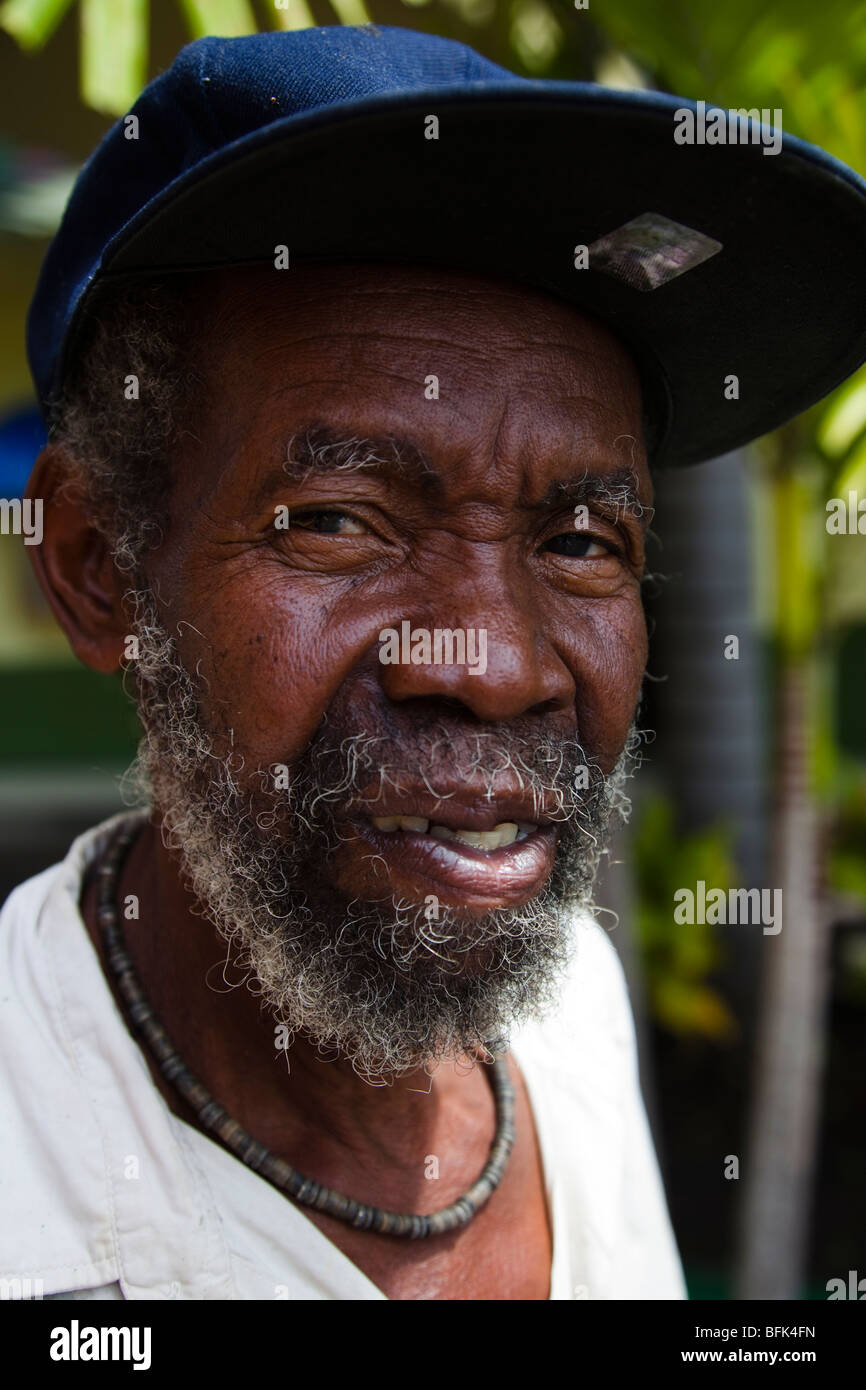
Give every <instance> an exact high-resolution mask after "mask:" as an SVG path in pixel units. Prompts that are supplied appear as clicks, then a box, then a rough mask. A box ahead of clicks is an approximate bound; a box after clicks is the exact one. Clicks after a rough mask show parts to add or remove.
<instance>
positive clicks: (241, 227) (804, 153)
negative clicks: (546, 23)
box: [27, 25, 866, 466]
mask: <svg viewBox="0 0 866 1390" xmlns="http://www.w3.org/2000/svg"><path fill="white" fill-rule="evenodd" d="M756 114H760V113H756ZM711 134H712V136H713V138H710V136H711ZM281 246H284V247H286V248H287V251H288V256H289V265H290V267H291V266H292V265H295V264H301V263H317V262H322V263H325V262H343V263H358V264H361V263H366V264H369V263H380V264H383V265H387V264H403V265H405V264H417V265H436V266H440V267H445V268H448V267H450V268H453V269H460V270H464V271H471V272H476V273H478V274H479V275H482V276H491V277H496V278H505V279H508V280H513V281H518V282H520V283H523V284H525V285H527V286H530V287H535V288H536V289H539V290H542V291H544V292H546V293H549V294H551V295H553V296H555V297H556V298H557V299H559V300H561V301H564V302H566V303H568V304H571V305H573V306H574V307H575V308H576V309H578V310H582V311H584V312H586V313H590V314H592V315H594V316H595V317H597V318H599V319H601V320H603V321H604V322H605V323H607V324H608V326H609V327H610V328H611V330H612V331H613V332H614V333H616V334H617V336H618V337H619V338H620V339H621V340H622V341H623V342H624V343H625V344H626V346H627V347H628V348H629V349H630V350H631V353H632V355H633V357H634V360H635V362H636V364H637V367H638V369H639V371H640V374H641V379H642V382H643V388H644V394H645V398H646V403H647V409H648V413H649V414H650V416H651V418H652V420H653V421H654V423H655V427H656V441H655V448H654V453H653V461H654V463H655V464H656V465H657V466H661V465H683V464H690V463H695V462H699V461H700V460H702V459H706V458H711V457H715V456H717V455H719V454H722V453H725V452H727V451H728V450H730V449H733V448H735V447H737V446H739V445H741V444H744V443H746V442H748V441H750V440H752V439H755V438H757V437H758V436H760V435H762V434H765V433H767V432H768V431H769V430H771V429H774V428H776V427H777V426H778V425H780V424H783V423H784V422H785V421H786V420H788V419H790V418H791V417H792V416H794V415H796V414H799V413H800V412H801V411H802V410H804V409H806V408H807V407H808V406H809V405H811V404H812V403H813V402H815V401H817V400H819V399H820V398H821V397H822V396H824V395H826V394H827V392H829V391H830V390H832V389H833V387H835V386H836V385H838V384H839V382H841V381H843V380H844V379H845V378H846V377H847V376H849V375H850V374H851V373H852V372H853V371H854V370H855V369H856V368H857V367H858V366H859V365H860V364H861V363H862V362H863V361H864V360H866V276H864V274H863V257H864V249H866V184H864V182H863V180H862V179H860V178H859V177H858V176H857V175H856V174H855V173H854V172H853V171H852V170H850V169H849V168H847V167H846V166H845V165H843V164H841V163H839V161H837V160H835V159H833V158H832V157H831V156H829V155H828V154H826V153H825V152H824V151H823V150H820V149H818V148H817V147H815V146H813V145H810V144H807V143H806V142H804V141H802V140H799V139H797V138H795V137H792V136H790V135H788V134H783V132H782V131H781V130H779V129H778V128H776V129H775V130H772V129H770V128H769V125H768V124H761V123H760V121H759V120H755V119H754V118H753V117H748V116H746V115H738V114H737V113H735V112H730V113H725V112H724V111H722V110H721V109H719V108H712V109H711V110H709V111H708V110H707V109H706V107H705V106H704V103H702V102H697V103H695V102H692V101H687V100H685V99H682V98H679V97H675V96H670V95H667V94H665V93H660V92H643V91H641V92H633V91H629V92H622V91H614V90H610V89H607V88H604V87H600V86H597V85H596V84H594V83H580V82H559V81H557V82H550V81H540V80H530V79H526V78H522V77H518V76H517V75H516V74H514V73H511V72H509V71H507V70H506V69H505V68H502V67H499V66H498V65H497V64H495V63H492V62H489V61H487V60H486V59H485V58H483V57H481V56H480V55H479V54H477V53H475V52H474V51H473V50H472V49H471V48H468V47H467V46H465V45H464V44H460V43H455V42H452V41H451V40H447V39H442V38H438V37H436V36H433V35H428V34H422V33H417V32H414V31H410V30H405V29H400V28H394V27H382V26H374V25H365V26H363V27H357V28H352V27H325V28H317V29H307V30H300V31H295V32H274V33H264V34H257V35H253V36H251V37H248V38H237V39H222V38H206V39H200V40H198V41H197V42H195V43H192V44H189V45H188V46H187V47H186V48H184V49H182V50H181V52H180V53H179V54H178V56H177V58H176V59H175V61H174V63H173V64H172V65H171V67H170V68H168V69H167V70H166V71H165V72H164V73H162V75H161V76H159V77H158V78H156V79H155V80H154V81H153V82H151V83H150V84H149V86H147V87H146V88H145V90H144V91H143V92H142V94H141V96H140V97H139V98H138V100H137V101H136V103H135V105H134V106H133V107H132V109H131V111H130V113H129V115H127V116H126V117H124V118H122V119H121V120H120V121H118V122H117V123H116V124H115V125H114V127H113V128H112V129H111V130H110V131H109V132H108V134H107V135H106V136H105V138H104V139H103V140H102V142H101V144H100V145H99V146H98V147H97V149H96V150H95V152H94V153H93V155H92V156H91V157H90V159H89V160H88V162H87V163H86V165H85V166H84V168H83V169H82V171H81V174H80V176H79V178H78V180H77V182H76V185H75V188H74V190H73V192H72V195H71V197H70V200H69V204H68V206H67V208H66V212H65V214H64V217H63V221H62V223H61V225H60V228H59V230H58V232H57V235H56V236H55V238H54V240H53V242H52V244H51V246H50V248H49V250H48V253H47V256H46V258H45V262H44V265H43V268H42V272H41V275H40V278H39V281H38V284H37V288H36V292H35V295H34V298H33V302H32V305H31V308H30V314H29V320H28V333H27V337H28V353H29V359H30V365H31V370H32V373H33V378H34V382H35V384H36V391H37V395H38V397H39V401H40V404H41V406H42V409H43V413H44V414H45V417H46V419H47V420H48V421H50V420H51V418H52V413H53V409H54V407H55V405H56V402H57V401H58V400H59V398H60V395H61V393H62V389H63V384H64V380H65V377H66V374H67V372H68V370H69V365H70V361H71V360H72V357H73V355H74V349H75V341H76V335H77V332H78V330H79V328H80V326H81V324H82V322H83V321H84V320H85V318H86V315H87V310H88V303H89V301H90V296H91V294H92V292H93V291H94V289H95V287H97V286H99V285H102V284H106V283H107V282H109V281H110V280H112V279H117V278H118V277H125V276H129V275H133V276H139V275H142V276H161V275H163V274H170V273H175V272H183V271H198V270H204V269H207V268H209V267H219V266H229V265H235V264H237V265H241V264H252V263H256V262H262V263H266V262H270V263H271V264H274V263H275V254H276V248H277V247H281ZM289 273H290V271H289Z"/></svg>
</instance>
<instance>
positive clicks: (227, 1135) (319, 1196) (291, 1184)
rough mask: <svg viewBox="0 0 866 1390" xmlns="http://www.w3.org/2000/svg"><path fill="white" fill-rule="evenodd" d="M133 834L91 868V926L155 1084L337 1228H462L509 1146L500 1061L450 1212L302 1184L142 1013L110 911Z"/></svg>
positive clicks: (509, 1107)
mask: <svg viewBox="0 0 866 1390" xmlns="http://www.w3.org/2000/svg"><path fill="white" fill-rule="evenodd" d="M139 829H140V825H139V824H137V823H133V824H132V825H127V824H124V825H123V826H122V828H121V829H120V830H119V831H118V833H117V834H116V836H115V838H114V839H113V841H112V842H111V843H110V844H109V846H108V848H107V850H106V852H105V856H104V858H103V861H102V863H101V864H100V866H99V878H100V882H99V907H98V921H99V925H100V927H101V929H102V937H103V942H104V944H105V954H106V958H107V960H108V963H109V966H110V968H111V971H112V974H113V976H114V978H115V980H116V982H117V988H118V991H119V993H120V996H121V998H122V1000H123V1002H124V1004H125V1006H126V1012H127V1019H128V1021H129V1023H130V1025H131V1027H132V1029H133V1031H134V1032H135V1033H137V1034H138V1035H139V1036H140V1037H141V1038H142V1039H143V1041H144V1042H145V1044H146V1046H147V1048H148V1050H149V1051H150V1053H151V1055H152V1057H153V1058H154V1060H155V1062H156V1063H157V1065H158V1067H159V1069H160V1071H161V1072H162V1074H163V1076H165V1077H166V1079H167V1080H168V1081H170V1082H171V1084H172V1085H173V1086H174V1088H175V1090H176V1091H178V1093H179V1094H180V1095H181V1096H182V1097H183V1099H184V1100H185V1101H186V1102H187V1104H188V1105H190V1106H191V1108H192V1109H193V1111H194V1112H195V1114H196V1115H197V1117H198V1121H199V1124H200V1125H201V1126H202V1128H203V1129H205V1130H208V1131H210V1133H212V1134H215V1135H216V1137H217V1138H218V1139H219V1140H220V1141H221V1142H222V1143H223V1144H224V1145H225V1146H226V1148H228V1149H230V1150H231V1152H232V1153H233V1154H235V1156H236V1157H237V1158H239V1159H241V1161H242V1162H243V1163H245V1164H246V1165H247V1167H248V1168H252V1169H253V1170H254V1171H255V1172H257V1173H259V1174H261V1176H262V1177H263V1178H266V1179H267V1180H268V1182H271V1183H273V1184H274V1185H275V1186H276V1187H278V1188H280V1190H281V1191H283V1192H285V1193H286V1194H287V1195H288V1196H289V1197H290V1198H291V1199H292V1200H293V1201H295V1202H297V1203H299V1204H300V1205H301V1206H305V1207H312V1208H314V1209H315V1210H316V1211H321V1212H327V1213H328V1215H329V1216H334V1217H336V1218H337V1220H338V1221H345V1222H347V1223H348V1224H349V1225H350V1226H354V1227H355V1228H356V1229H358V1230H363V1231H378V1232H380V1233H381V1234H382V1235H389V1236H403V1237H405V1238H407V1239H409V1240H419V1239H422V1238H423V1237H425V1236H435V1235H442V1234H444V1233H445V1232H446V1231H454V1230H457V1229H459V1228H460V1227H462V1226H468V1224H469V1222H470V1221H471V1220H472V1218H473V1217H474V1216H475V1215H476V1213H477V1212H478V1211H480V1209H481V1207H483V1206H484V1204H485V1203H486V1202H487V1201H488V1199H489V1198H490V1196H491V1195H492V1194H493V1192H495V1191H496V1188H497V1187H498V1186H499V1184H500V1182H501V1181H502V1176H503V1174H504V1172H505V1167H506V1164H507V1163H508V1158H509V1155H510V1154H511V1150H512V1148H513V1146H514V1137H515V1130H514V1087H513V1086H512V1084H511V1080H510V1078H509V1076H508V1070H507V1068H506V1065H505V1062H504V1060H503V1059H499V1060H497V1061H495V1062H494V1063H493V1065H492V1067H491V1073H492V1074H491V1077H490V1084H491V1088H492V1090H493V1094H494V1098H495V1101H496V1133H495V1135H494V1138H493V1144H492V1145H491V1149H490V1154H489V1157H488V1159H487V1162H486V1163H485V1165H484V1168H483V1169H482V1171H481V1173H480V1175H479V1177H478V1178H477V1180H476V1181H475V1182H474V1183H473V1184H472V1186H471V1187H470V1188H469V1190H468V1191H467V1192H465V1193H464V1194H463V1195H462V1197H458V1198H457V1199H456V1201H454V1202H452V1203H451V1204H450V1206H447V1207H442V1208H441V1209H440V1210H439V1211H434V1212H430V1213H429V1215H426V1216H424V1215H420V1214H418V1213H414V1212H393V1211H385V1210H383V1209H382V1208H381V1207H376V1206H373V1205H371V1204H370V1203H366V1202H358V1201H356V1200H355V1199H354V1198H353V1197H344V1196H343V1195H342V1193H339V1192H335V1191H334V1190H333V1189H332V1188H330V1187H325V1186H324V1184H323V1183H318V1182H316V1181H314V1179H313V1178H308V1177H305V1176H304V1174H303V1173H299V1172H298V1170H297V1169H296V1168H293V1167H292V1165H291V1164H290V1163H287V1162H286V1161H285V1159H282V1158H279V1157H278V1156H277V1155H276V1154H273V1153H271V1151H270V1149H267V1148H266V1147H265V1145H264V1144H260V1143H259V1142H258V1140H256V1139H254V1138H253V1137H252V1135H251V1134H249V1133H248V1132H247V1131H246V1130H245V1129H244V1128H243V1126H242V1125H240V1124H239V1123H238V1121H237V1120H234V1119H232V1117H231V1115H229V1113H228V1112H227V1111H226V1110H224V1109H223V1107H222V1106H221V1105H220V1104H219V1102H218V1101H216V1100H215V1099H214V1097H213V1096H212V1095H211V1094H210V1092H209V1091H208V1090H207V1089H206V1087H205V1086H203V1085H202V1083H201V1082H200V1081H199V1080H198V1078H197V1077H196V1076H194V1075H193V1073H192V1072H191V1071H190V1069H189V1068H188V1067H187V1065H186V1063H185V1062H184V1061H183V1060H182V1058H181V1057H180V1056H179V1055H178V1053H177V1051H176V1050H175V1047H174V1045H173V1043H172V1041H171V1039H170V1038H169V1036H168V1034H167V1033H166V1031H165V1029H164V1028H163V1026H162V1024H161V1023H160V1022H159V1020H158V1019H157V1017H156V1015H155V1014H154V1012H153V1009H152V1008H151V1006H150V1003H149V1001H148V999H147V996H146V995H145V993H144V989H143V987H142V984H141V980H140V979H139V976H138V972H137V971H136V969H135V967H134V966H133V964H132V961H131V959H130V957H129V954H128V952H127V950H126V945H125V942H124V938H123V932H122V929H121V925H120V917H119V914H118V912H117V906H116V897H117V884H118V879H119V876H120V870H121V867H122V865H123V862H124V860H125V858H126V855H127V853H128V851H129V848H130V846H131V844H132V843H133V841H134V840H135V838H136V836H137V834H138V831H139Z"/></svg>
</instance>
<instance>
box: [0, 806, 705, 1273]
mask: <svg viewBox="0 0 866 1390" xmlns="http://www.w3.org/2000/svg"><path fill="white" fill-rule="evenodd" d="M126 814H128V813H126V812H124V813H121V815H120V816H113V817H112V818H111V819H110V820H107V821H104V822H103V823H102V824H101V825H98V826H96V827H94V828H93V829H92V830H88V831H87V832H86V833H85V834H83V835H81V836H79V837H78V839H77V840H75V841H74V842H73V843H72V845H71V847H70V849H69V853H68V854H67V856H66V858H65V859H64V860H63V862H62V863H60V864H56V865H54V866H53V867H52V868H50V869H46V870H45V871H44V873H41V874H38V875H36V876H35V877H34V878H31V879H28V880H27V882H25V883H22V884H20V885H19V887H18V888H16V889H15V890H14V892H13V893H12V894H11V895H10V896H9V898H8V899H7V901H6V904H5V906H4V907H3V910H2V913H0V1057H2V1059H3V1065H2V1076H0V1135H2V1150H0V1151H2V1158H0V1279H7V1280H15V1279H20V1280H22V1281H25V1280H27V1279H29V1280H30V1281H31V1282H30V1285H29V1286H27V1285H23V1287H31V1288H34V1287H35V1288H38V1287H39V1285H38V1284H35V1283H34V1281H40V1280H41V1287H42V1292H43V1293H44V1295H46V1296H51V1295H55V1296H58V1297H64V1296H66V1297H77V1298H125V1299H167V1298H180V1299H352V1300H354V1299H384V1298H385V1295H384V1294H383V1293H382V1291H381V1290H380V1289H378V1288H377V1287H376V1286H375V1285H374V1284H373V1283H371V1281H370V1280H369V1279H368V1278H367V1277H366V1275H364V1274H363V1273H362V1272H361V1270H360V1269H358V1268H357V1266H356V1265H354V1264H353V1263H352V1262H351V1261H350V1260H349V1259H348V1258H347V1257H346V1256H345V1255H344V1254H343V1253H342V1252H341V1251H340V1250H338V1249H337V1247H336V1246H335V1245H334V1244H332V1242H331V1241H329V1240H328V1239H327V1237H326V1236H324V1235H323V1234H322V1232H321V1231H319V1230H318V1228H317V1227H316V1226H314V1225H313V1223H312V1222H311V1221H310V1220H309V1219H308V1217H307V1216H306V1215H305V1214H304V1212H303V1210H302V1209H301V1208H299V1207H297V1206H295V1205H294V1204H293V1203H292V1202H291V1201H290V1200H289V1199H288V1198H287V1197H285V1196H284V1195H283V1194H282V1193H281V1192H279V1191H278V1189H276V1188H275V1187H273V1186H272V1185H271V1184H270V1183H268V1182H267V1181H266V1180H265V1179H264V1178H261V1177H259V1176H258V1175H257V1174H256V1173H254V1172H253V1171H252V1169H250V1168H247V1167H246V1166H245V1165H244V1164H243V1163H242V1162H241V1161H240V1160H239V1159H236V1158H235V1157H234V1156H233V1155H231V1154H230V1153H228V1152H227V1151H226V1150H224V1149H223V1148H222V1147H221V1146H220V1145H219V1144H217V1143H215V1142H214V1141H213V1140H211V1139H209V1138H207V1136H206V1135H203V1134H201V1133H199V1131H198V1130H196V1129H194V1128H193V1127H192V1126H190V1125H188V1124H186V1123H185V1122H184V1121H182V1120H180V1119H178V1118H177V1117H176V1116H175V1115H173V1114H172V1112H171V1111H170V1110H169V1108H168V1106H167V1105H166V1103H165V1101H164V1100H163V1098H162V1096H161V1095H160V1093H159V1091H158V1090H157V1089H156V1087H155V1086H154V1084H153V1081H152V1079H151V1076H150V1072H149V1070H148V1067H147V1063H146V1062H145V1059H144V1056H143V1054H142V1052H141V1050H140V1049H139V1046H138V1044H137V1042H136V1041H135V1039H134V1038H133V1036H132V1035H131V1034H130V1032H129V1031H128V1030H127V1027H126V1024H125V1023H124V1020H123V1018H122V1015H121V1014H120V1012H119V1011H118V1008H117V1006H116V1004H115V1002H114V998H113V996H112V993H111V991H110V989H109V986H108V983H107V981H106V980H105V977H104V975H103V972H102V967H101V965H100V962H99V958H98V956H97V954H96V952H95V950H94V948H93V944H92V942H91V940H90V937H89V936H88V933H87V930H86V928H85V925H84V922H83V920H82V917H81V913H80V910H79V906H78V902H79V897H80V894H81V886H82V879H83V874H84V871H85V869H86V866H87V865H88V864H89V863H90V862H91V860H92V859H93V858H94V857H96V856H98V855H100V854H101V853H102V851H103V849H104V847H105V845H106V843H107V840H108V838H109V837H110V835H111V833H112V831H113V830H114V828H115V827H116V825H117V824H118V823H119V821H120V820H121V819H123V818H124V816H125V815H126ZM575 931H576V933H577V943H578V944H577V950H576V952H575V957H574V962H573V965H572V967H571V968H570V970H569V973H568V976H567V978H566V979H565V981H564V985H563V989H562V993H561V1002H560V1005H559V1006H558V1009H557V1011H556V1013H555V1015H554V1016H553V1017H551V1018H549V1019H548V1020H547V1021H545V1022H544V1023H541V1024H538V1023H535V1024H530V1025H528V1026H525V1027H524V1028H523V1029H521V1030H520V1031H518V1032H517V1033H516V1034H515V1036H514V1038H513V1045H512V1054H513V1056H514V1057H515V1059H516V1060H517V1063H518V1065H519V1066H520V1069H521V1071H522V1073H523V1076H524V1078H525V1081H526V1085H527V1088H528V1091H529V1096H530V1099H531V1103H532V1109H533V1113H534V1117H535V1123H536V1128H537V1131H538V1140H539V1145H540V1148H541V1155H542V1162H543V1168H544V1180H545V1187H546V1192H547V1199H548V1204H549V1211H550V1214H551V1223H552V1230H553V1264H552V1269H551V1290H550V1298H551V1299H556V1300H561V1299H575V1298H577V1299H584V1298H588V1299H636V1298H658V1299H681V1298H685V1297H686V1296H687V1295H686V1292H685V1285H684V1282H683V1276H682V1269H681V1266H680V1261H679V1256H678V1254H677V1248H676V1243H675V1241H674V1237H673V1232H672V1230H671V1226H670V1220H669V1217H668V1212H667V1207H666V1204H665V1197H664V1191H663V1188H662V1184H661V1180H660V1176H659V1171H658V1165H657V1162H656V1157H655V1153H654V1150H653V1146H652V1140H651V1138H650V1134H649V1128H648V1125H647V1119H646V1113H645V1110H644V1105H643V1100H642V1098H641V1094H640V1087H639V1082H638V1075H637V1055H636V1046H635V1035H634V1025H633V1020H632V1015H631V1010H630V1006H629V1002H628V995H627V991H626V986H625V980H624V977H623V973H622V967H621V965H620V962H619V958H618V956H617V954H616V951H615V950H614V947H613V946H612V944H611V942H610V940H609V939H608V937H607V935H606V933H605V932H604V930H603V929H602V928H601V927H600V926H599V925H598V924H597V923H596V922H595V921H594V920H593V919H592V918H590V917H589V916H586V917H581V918H580V919H579V920H578V921H577V922H576V923H575ZM4 1287H5V1286H4Z"/></svg>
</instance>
